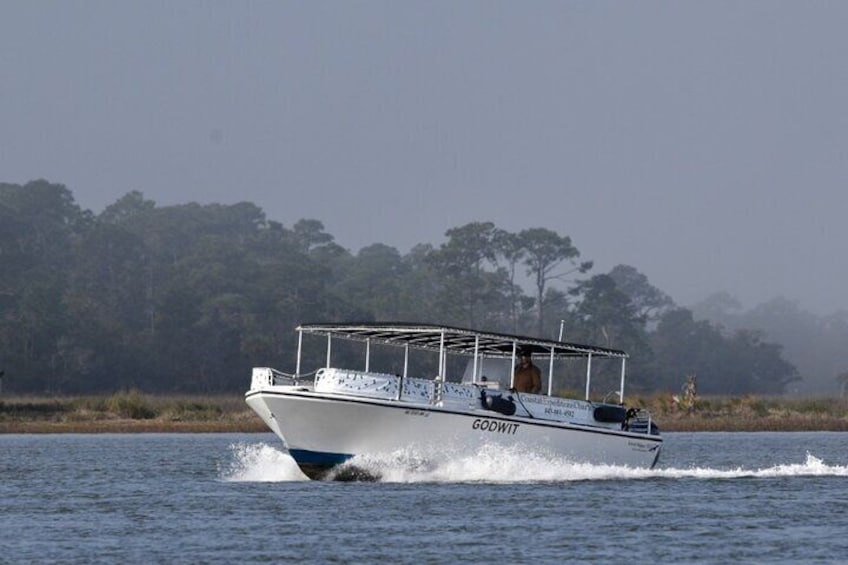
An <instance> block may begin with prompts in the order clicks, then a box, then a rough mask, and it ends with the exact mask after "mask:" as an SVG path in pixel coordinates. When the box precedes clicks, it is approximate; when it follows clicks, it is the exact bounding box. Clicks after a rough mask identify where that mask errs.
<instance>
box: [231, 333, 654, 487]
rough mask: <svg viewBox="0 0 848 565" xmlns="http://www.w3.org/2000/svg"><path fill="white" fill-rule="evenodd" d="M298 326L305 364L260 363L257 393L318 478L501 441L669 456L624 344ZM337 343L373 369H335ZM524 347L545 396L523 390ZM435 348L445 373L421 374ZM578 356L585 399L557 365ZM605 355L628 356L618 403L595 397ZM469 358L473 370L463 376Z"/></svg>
mask: <svg viewBox="0 0 848 565" xmlns="http://www.w3.org/2000/svg"><path fill="white" fill-rule="evenodd" d="M297 333H298V345H297V365H296V369H295V372H294V373H293V374H286V373H283V372H280V371H277V370H275V369H271V368H266V367H262V368H254V369H253V374H252V380H251V384H250V390H249V391H248V392H247V393H246V395H245V397H246V400H247V403H248V404H249V405H250V407H251V408H252V409H253V410H255V411H256V413H257V414H259V416H260V417H261V418H262V420H263V421H264V422H265V423H266V424H267V425H268V427H269V428H270V429H271V430H272V431H273V432H274V433H275V434H276V435H277V436H279V438H280V439H281V440H282V441H283V443H284V444H285V447H286V448H287V449H288V452H289V453H290V454H291V456H292V458H294V460H295V461H296V462H297V464H298V466H299V467H300V469H301V470H302V471H303V472H304V474H306V475H307V476H308V477H310V478H322V477H325V476H327V474H328V471H330V470H331V469H333V468H334V467H336V466H338V465H340V464H342V463H344V462H345V461H348V460H349V459H351V458H353V457H354V456H358V455H375V456H381V455H387V456H391V454H393V453H397V452H399V451H401V450H404V449H409V448H413V449H416V450H417V451H419V452H423V453H433V452H450V453H474V452H475V450H477V449H479V448H480V447H481V446H483V445H485V444H495V445H498V446H504V447H518V448H526V449H528V450H533V451H534V452H541V453H544V454H550V455H551V456H555V457H563V458H567V459H568V460H570V461H574V462H580V463H591V464H608V465H622V466H630V467H653V466H654V465H655V464H656V462H657V459H658V458H659V455H660V450H661V447H662V438H661V437H660V434H659V430H658V428H657V426H656V424H654V423H653V422H652V421H651V416H650V414H649V413H648V412H646V411H644V410H640V409H638V408H630V409H627V408H626V407H625V406H624V403H623V398H624V380H625V363H626V359H627V354H626V353H625V352H623V351H619V350H616V349H608V348H602V347H594V346H587V345H578V344H573V343H565V342H562V341H550V340H544V339H537V338H532V337H523V336H516V335H508V334H500V333H492V332H480V331H474V330H469V329H462V328H455V327H449V326H438V325H431V324H409V323H362V324H354V323H344V324H303V325H301V326H299V327H298V328H297ZM305 335H318V336H324V337H326V342H325V344H326V354H325V355H322V356H321V359H320V361H319V364H322V365H323V366H322V367H320V368H318V369H317V370H313V371H309V372H301V363H302V361H303V360H304V355H303V349H304V336H305ZM312 339H313V340H314V338H312ZM334 340H346V341H354V342H360V345H359V346H357V347H358V349H359V350H362V349H364V351H363V355H362V357H363V363H362V366H361V367H358V368H342V367H337V366H334V365H333V359H332V357H333V355H332V353H333V346H334V345H336V342H335V341H334ZM385 346H393V347H394V348H395V352H394V354H393V353H392V351H390V349H389V348H388V347H385ZM338 347H339V346H337V349H338ZM522 351H528V352H531V353H532V356H533V360H534V363H535V364H536V365H537V366H538V367H539V369H540V370H541V373H542V379H543V382H544V383H545V386H544V388H545V389H546V392H545V393H540V394H530V393H523V392H517V391H515V390H514V388H513V382H512V378H513V377H512V374H513V371H512V368H513V367H514V366H515V364H516V359H517V356H518V354H519V353H520V352H522ZM347 354H348V355H347V356H348V357H350V351H347ZM427 354H429V356H430V357H431V358H432V359H430V360H429V361H430V365H429V366H431V367H433V369H432V371H431V372H432V374H434V375H435V377H431V378H421V377H420V376H419V377H413V376H411V375H409V374H408V371H409V370H410V368H411V367H412V366H427V365H426V363H427V360H426V359H425V358H419V356H422V355H427ZM413 357H414V358H413ZM461 358H464V359H461ZM575 359H578V360H579V362H580V363H583V364H585V385H586V394H585V398H583V399H575V398H561V397H558V396H554V394H553V392H554V389H553V381H554V380H555V379H556V375H557V374H558V373H557V370H555V362H556V363H557V367H559V366H560V365H561V364H562V363H563V360H572V361H573V360H575ZM599 359H613V360H620V364H621V367H620V371H621V378H620V385H619V388H618V390H617V391H614V392H613V393H611V394H614V395H615V396H616V397H617V398H616V400H617V402H606V401H602V402H598V401H592V400H590V383H591V376H592V362H593V361H596V360H599ZM461 361H465V368H464V370H460V369H456V370H455V371H454V372H455V373H456V374H452V373H451V368H454V367H456V366H457V364H458V363H459V362H461ZM378 363H380V364H381V366H380V367H377V366H375V365H377V364H378ZM596 363H597V361H596ZM382 364H385V365H386V366H382ZM572 370H574V367H573V364H572ZM580 371H581V375H582V371H583V367H582V365H581V368H580ZM615 371H616V373H615V375H616V376H615V379H616V380H618V376H617V375H618V369H617V368H616V369H615ZM460 373H462V374H460ZM552 374H553V375H555V378H554V379H551V378H549V375H552ZM460 377H461V378H460ZM609 397H610V394H608V395H607V398H609Z"/></svg>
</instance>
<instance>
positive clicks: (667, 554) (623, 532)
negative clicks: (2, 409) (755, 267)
mask: <svg viewBox="0 0 848 565" xmlns="http://www.w3.org/2000/svg"><path fill="white" fill-rule="evenodd" d="M665 437H666V443H665V446H664V452H663V456H662V458H661V461H660V464H659V466H658V468H656V469H654V470H651V471H647V470H633V469H626V468H620V467H602V466H585V465H574V464H571V463H569V462H568V461H563V460H559V459H555V458H550V457H547V456H545V454H539V453H521V452H513V451H505V450H502V449H496V448H493V447H490V446H482V447H481V448H480V450H479V451H478V452H477V453H474V454H465V455H452V454H446V455H445V456H444V457H443V458H442V459H440V460H438V461H434V460H432V459H429V458H424V457H422V456H420V454H416V453H411V452H404V453H395V454H392V455H391V456H390V457H385V458H379V459H377V458H361V459H359V460H358V461H356V462H355V463H356V464H357V465H358V466H359V467H362V468H365V469H368V470H371V471H374V472H379V473H380V474H381V475H382V480H381V481H379V482H375V483H366V482H358V483H347V482H312V481H307V480H305V479H304V478H303V476H302V475H301V474H300V473H299V471H298V470H297V468H296V467H295V466H294V463H293V461H292V460H291V459H290V458H289V457H288V456H287V455H286V454H285V451H284V450H283V449H282V448H281V447H280V445H281V444H280V442H279V441H278V440H277V439H276V438H275V437H274V436H273V435H271V434H258V435H256V434H250V435H240V434H211V435H181V434H163V435H155V434H149V435H145V434H142V435H6V436H0V534H2V535H0V562H9V563H17V562H53V561H60V562H65V563H68V562H71V563H72V562H77V563H90V562H108V563H116V562H122V563H179V562H190V563H196V562H205V563H213V562H218V563H234V562H285V561H301V560H308V561H310V562H340V563H345V562H350V563H363V562H375V561H378V560H379V561H384V562H386V563H454V562H473V563H484V562H500V563H504V562H510V563H512V562H545V563H563V562H577V561H586V560H589V561H595V562H604V563H624V562H627V561H630V560H646V561H647V562H662V563H672V562H674V563H681V562H714V563H727V562H731V561H733V562H787V563H789V562H805V563H811V562H819V563H831V562H832V563H841V562H845V561H846V559H848V538H846V532H848V488H846V487H848V434H840V433H735V434H724V433H699V434H684V433H677V434H666V436H665Z"/></svg>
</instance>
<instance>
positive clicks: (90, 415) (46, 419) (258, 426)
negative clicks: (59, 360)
mask: <svg viewBox="0 0 848 565" xmlns="http://www.w3.org/2000/svg"><path fill="white" fill-rule="evenodd" d="M66 431H70V432H88V431H91V432H110V431H115V432H131V431H142V432H147V431H154V432H155V431H161V432H168V431H188V432H204V431H208V432H218V431H248V432H252V431H266V428H265V426H264V424H262V422H261V420H259V418H258V417H257V416H256V415H255V414H254V413H253V411H252V410H251V409H250V408H249V407H248V406H247V404H245V402H244V397H243V396H241V395H173V396H164V395H151V394H146V393H143V392H141V391H139V390H135V389H132V390H127V391H121V392H117V393H115V394H112V395H108V396H105V395H104V396H63V397H55V398H54V397H6V398H0V433H4V432H5V433H14V432H22V433H28V432H33V433H34V432H66Z"/></svg>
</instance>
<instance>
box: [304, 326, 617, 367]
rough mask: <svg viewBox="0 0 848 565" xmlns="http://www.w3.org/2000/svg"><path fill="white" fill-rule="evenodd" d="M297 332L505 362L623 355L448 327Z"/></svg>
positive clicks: (309, 328)
mask: <svg viewBox="0 0 848 565" xmlns="http://www.w3.org/2000/svg"><path fill="white" fill-rule="evenodd" d="M297 331H298V332H303V333H307V334H316V335H326V336H332V337H340V338H343V339H349V340H354V341H368V342H371V343H383V344H388V345H395V346H398V347H403V346H406V345H408V346H409V347H411V348H414V349H426V350H430V351H441V350H442V347H444V351H446V352H448V353H453V354H460V355H468V356H472V355H475V353H476V354H477V355H483V356H486V357H502V358H509V357H512V356H513V350H514V348H515V347H516V346H517V347H518V349H519V350H520V351H521V350H529V351H530V352H531V353H533V354H534V355H537V354H544V355H551V354H553V357H554V358H555V359H563V358H574V357H588V356H589V355H591V356H593V357H605V358H615V359H625V358H627V357H628V355H627V353H625V352H624V351H621V350H618V349H608V348H604V347H596V346H592V345H581V344H577V343H567V342H562V341H553V340H547V339H539V338H534V337H526V336H520V335H511V334H502V333H493V332H480V331H475V330H470V329H465V328H457V327H452V326H438V325H431V324H409V323H388V322H380V323H373V322H369V323H362V324H359V323H344V324H301V325H300V326H298V327H297Z"/></svg>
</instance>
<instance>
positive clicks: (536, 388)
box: [512, 349, 542, 394]
mask: <svg viewBox="0 0 848 565" xmlns="http://www.w3.org/2000/svg"><path fill="white" fill-rule="evenodd" d="M512 386H513V387H514V388H515V390H516V391H517V392H530V393H532V394H539V393H540V392H542V372H541V371H540V370H539V367H537V366H536V365H534V364H533V361H531V360H530V351H528V350H526V349H524V350H522V351H521V358H520V360H519V361H518V365H516V366H515V372H514V373H513V380H512Z"/></svg>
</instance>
